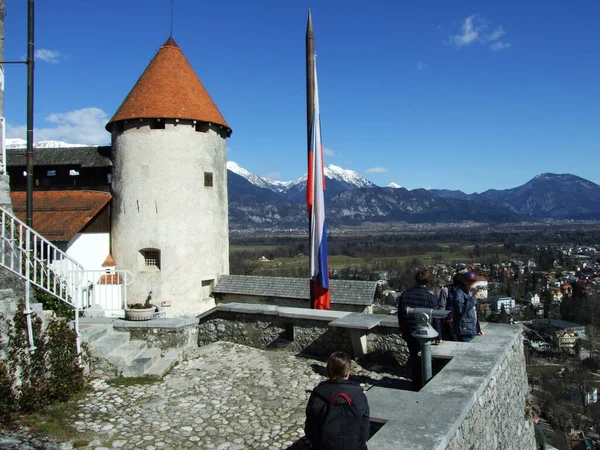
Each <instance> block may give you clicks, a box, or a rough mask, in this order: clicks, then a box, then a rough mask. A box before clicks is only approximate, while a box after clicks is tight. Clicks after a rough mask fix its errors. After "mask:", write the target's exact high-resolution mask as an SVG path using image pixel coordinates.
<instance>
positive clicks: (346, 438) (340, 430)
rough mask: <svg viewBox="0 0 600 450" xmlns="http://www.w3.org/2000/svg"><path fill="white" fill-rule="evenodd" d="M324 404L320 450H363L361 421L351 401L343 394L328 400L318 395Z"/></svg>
mask: <svg viewBox="0 0 600 450" xmlns="http://www.w3.org/2000/svg"><path fill="white" fill-rule="evenodd" d="M319 396H320V397H321V398H322V399H323V400H325V401H326V403H325V405H326V406H325V408H326V411H325V418H324V420H323V426H322V428H321V442H320V444H319V445H317V446H316V448H318V449H320V450H363V449H365V448H366V446H365V443H364V442H363V434H362V427H361V420H360V417H358V413H357V412H356V408H355V407H354V403H353V402H352V399H351V398H350V397H349V396H348V395H347V394H344V393H339V394H335V395H334V396H333V397H331V398H330V399H326V398H325V397H323V396H321V395H319Z"/></svg>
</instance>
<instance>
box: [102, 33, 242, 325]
mask: <svg viewBox="0 0 600 450" xmlns="http://www.w3.org/2000/svg"><path fill="white" fill-rule="evenodd" d="M106 129H107V130H108V131H109V132H110V133H111V136H112V161H113V175H112V194H113V204H112V211H111V217H112V223H111V255H112V257H113V258H114V261H115V263H116V267H117V269H127V270H129V271H130V272H132V273H133V274H134V281H133V283H132V284H131V285H130V286H129V288H128V303H130V304H131V303H137V302H143V301H144V300H145V299H146V297H147V296H148V294H149V293H150V292H152V303H154V304H157V305H160V304H161V302H167V303H166V304H165V306H169V307H165V311H166V312H167V314H168V316H182V315H191V314H198V313H200V312H203V311H205V310H206V309H208V308H210V307H212V306H213V305H214V302H213V300H212V299H210V298H209V296H210V294H211V293H212V289H213V287H214V285H215V283H216V282H217V280H218V278H219V277H220V276H221V275H222V274H227V273H228V272H229V233H228V211H227V169H226V163H227V155H226V145H225V139H226V138H227V137H229V136H230V135H231V129H230V128H229V125H227V122H225V119H224V118H223V116H222V115H221V113H220V112H219V110H218V109H217V107H216V105H215V104H214V102H213V101H212V99H211V98H210V96H209V95H208V92H207V91H206V89H205V88H204V86H203V85H202V83H201V82H200V80H199V79H198V77H197V75H196V73H195V72H194V70H193V69H192V67H191V66H190V64H189V62H188V61H187V59H186V58H185V56H184V55H183V52H182V51H181V49H180V48H179V47H178V46H177V44H176V43H175V41H174V40H173V38H169V39H168V40H167V42H165V43H164V45H163V46H162V47H161V48H160V49H159V50H158V53H157V54H156V56H155V57H154V59H153V60H152V61H151V62H150V64H149V65H148V67H147V68H146V70H145V71H144V73H143V74H142V76H141V77H140V78H139V80H138V81H137V83H136V84H135V86H134V87H133V89H132V90H131V91H130V92H129V95H127V98H125V101H123V104H122V105H121V106H120V107H119V109H118V110H117V112H116V114H115V115H114V117H113V118H112V119H111V120H110V121H109V122H108V124H107V125H106Z"/></svg>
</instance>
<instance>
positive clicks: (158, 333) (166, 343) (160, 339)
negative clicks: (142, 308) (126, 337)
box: [113, 318, 199, 359]
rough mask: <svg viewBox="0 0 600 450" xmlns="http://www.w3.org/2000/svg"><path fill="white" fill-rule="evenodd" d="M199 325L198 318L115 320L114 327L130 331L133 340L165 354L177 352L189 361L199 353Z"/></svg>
mask: <svg viewBox="0 0 600 450" xmlns="http://www.w3.org/2000/svg"><path fill="white" fill-rule="evenodd" d="M197 324H198V319H196V318H187V319H184V318H175V319H153V320H149V321H140V322H133V321H127V320H115V321H114V322H113V327H114V329H115V330H118V331H128V332H129V334H130V337H131V339H132V340H139V341H144V342H146V344H147V345H148V347H150V348H152V347H156V348H159V349H160V350H161V352H162V353H163V354H164V353H165V352H166V351H167V350H177V355H178V356H179V358H181V359H188V358H194V357H195V356H197V354H198V351H199V347H198V326H197Z"/></svg>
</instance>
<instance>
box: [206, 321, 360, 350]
mask: <svg viewBox="0 0 600 450" xmlns="http://www.w3.org/2000/svg"><path fill="white" fill-rule="evenodd" d="M217 341H228V342H235V343H237V344H243V345H248V346H250V347H256V348H261V349H269V348H270V349H284V350H286V351H290V352H294V353H306V354H309V355H313V356H319V357H326V356H328V355H329V354H331V353H332V352H334V351H345V352H348V353H352V344H351V341H350V336H349V334H348V331H347V330H344V329H339V328H330V327H329V325H328V321H317V320H308V319H304V320H302V319H294V320H293V321H291V320H289V319H287V320H286V319H285V318H281V317H277V316H271V315H262V314H242V313H231V312H222V311H218V312H216V313H214V314H211V315H210V316H208V317H205V318H203V319H200V324H199V326H198V345H199V346H204V345H208V344H211V343H213V342H217Z"/></svg>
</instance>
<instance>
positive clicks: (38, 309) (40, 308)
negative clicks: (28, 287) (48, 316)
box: [29, 303, 44, 316]
mask: <svg viewBox="0 0 600 450" xmlns="http://www.w3.org/2000/svg"><path fill="white" fill-rule="evenodd" d="M29 307H30V308H31V310H32V311H33V312H34V313H36V314H37V315H38V316H42V314H44V305H42V304H41V303H30V304H29Z"/></svg>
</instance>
